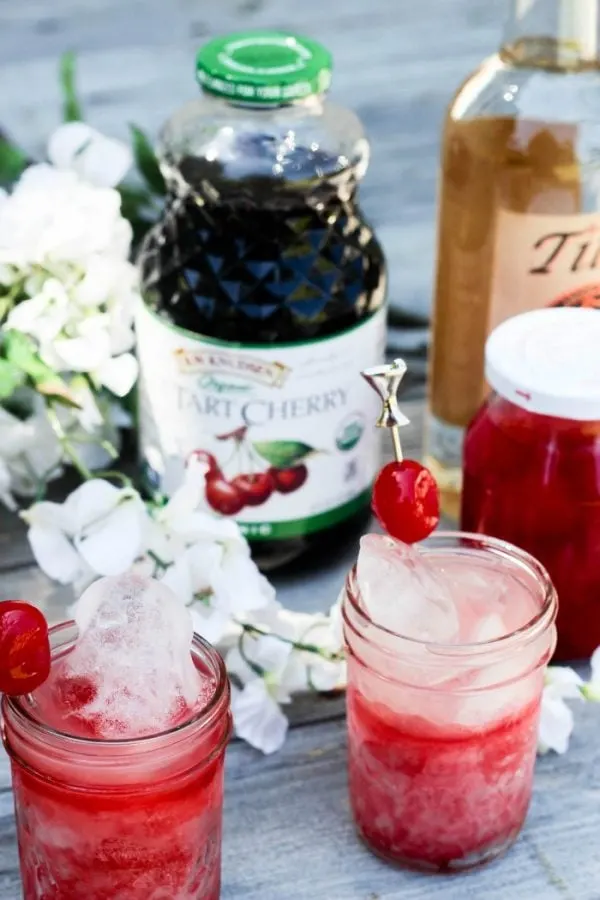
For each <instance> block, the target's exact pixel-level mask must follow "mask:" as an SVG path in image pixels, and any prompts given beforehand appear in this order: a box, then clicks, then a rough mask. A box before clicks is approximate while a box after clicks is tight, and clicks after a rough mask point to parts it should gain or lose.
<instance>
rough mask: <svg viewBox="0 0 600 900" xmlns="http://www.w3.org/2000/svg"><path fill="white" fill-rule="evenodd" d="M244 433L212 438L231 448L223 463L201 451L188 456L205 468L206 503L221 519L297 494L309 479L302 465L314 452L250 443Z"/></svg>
mask: <svg viewBox="0 0 600 900" xmlns="http://www.w3.org/2000/svg"><path fill="white" fill-rule="evenodd" d="M248 432H249V429H248V427H247V426H246V425H241V426H240V427H239V428H234V429H233V430H231V431H228V432H225V433H223V434H217V435H215V436H214V439H215V440H217V441H220V442H221V443H223V444H225V445H226V446H227V445H229V446H232V451H231V453H230V455H229V458H228V459H227V460H226V461H225V462H223V463H222V462H221V461H220V460H218V459H217V457H216V456H215V454H214V453H211V452H209V451H208V450H205V449H203V448H201V447H199V448H198V449H197V450H194V451H192V453H190V455H189V459H194V460H197V461H199V462H200V463H202V464H203V465H204V466H205V467H206V472H205V476H204V477H205V484H206V489H205V496H206V501H207V503H208V505H209V506H210V507H211V509H213V510H214V511H215V512H218V513H220V514H221V515H224V516H237V515H238V514H239V513H241V512H242V510H243V509H245V508H252V507H259V506H262V505H263V504H264V503H267V502H268V500H270V498H271V497H272V496H273V495H274V494H284V495H285V494H292V493H294V492H295V491H299V490H300V489H301V488H302V487H303V485H304V484H305V483H306V482H307V480H308V478H309V469H308V466H307V465H306V462H305V461H306V460H307V459H308V458H309V457H310V456H312V455H314V454H315V453H317V452H318V451H316V450H315V448H314V447H311V446H309V445H308V444H305V443H303V442H301V441H294V440H271V441H254V440H252V439H251V438H250V436H249V433H248ZM219 455H221V454H220V453H219Z"/></svg>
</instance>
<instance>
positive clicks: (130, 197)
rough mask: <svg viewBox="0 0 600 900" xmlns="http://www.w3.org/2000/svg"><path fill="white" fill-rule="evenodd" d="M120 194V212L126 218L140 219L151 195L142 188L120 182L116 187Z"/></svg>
mask: <svg viewBox="0 0 600 900" xmlns="http://www.w3.org/2000/svg"><path fill="white" fill-rule="evenodd" d="M117 190H118V192H119V194H120V195H121V212H122V213H123V215H124V216H125V218H126V219H129V220H130V221H131V220H132V219H140V218H142V217H143V211H144V210H146V209H147V208H148V206H149V205H150V203H151V202H152V196H151V195H150V194H149V193H148V191H146V190H144V189H143V188H135V187H131V186H130V185H128V184H121V185H119V186H118V187H117Z"/></svg>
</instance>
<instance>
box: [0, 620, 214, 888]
mask: <svg viewBox="0 0 600 900" xmlns="http://www.w3.org/2000/svg"><path fill="white" fill-rule="evenodd" d="M76 634H77V630H76V627H75V626H74V624H73V623H65V624H62V625H57V626H56V627H55V628H53V629H51V631H50V638H51V644H52V648H53V651H52V657H53V661H55V660H57V659H60V658H61V656H62V655H64V654H65V653H66V652H68V650H69V648H70V647H71V646H72V644H73V642H74V640H75V638H76ZM192 657H193V659H194V661H195V663H196V665H197V667H198V668H200V669H201V670H202V671H204V672H206V673H207V674H208V675H210V676H211V677H212V678H214V681H215V684H216V690H215V693H214V695H213V696H212V698H211V700H210V701H209V703H208V705H207V706H206V707H205V708H204V709H202V710H201V711H199V712H198V713H197V714H195V715H194V716H193V717H192V718H191V719H189V720H188V721H184V722H183V723H182V724H180V725H178V726H177V727H174V728H172V729H171V730H169V731H166V732H164V733H162V734H156V735H151V736H148V737H143V738H137V739H126V740H94V739H88V738H82V737H73V736H70V735H68V734H64V733H61V732H58V731H56V730H54V729H53V728H51V727H49V726H48V725H47V724H45V723H44V721H42V720H41V719H39V718H38V712H37V710H36V708H35V704H34V702H33V701H32V700H31V699H30V698H28V697H16V698H10V697H6V696H5V697H3V698H2V715H3V738H4V744H5V747H6V749H7V751H8V753H9V756H10V758H11V768H12V780H13V790H14V797H15V811H16V819H17V837H18V842H19V855H20V862H21V874H22V879H23V896H24V900H46V898H49V897H52V898H56V900H105V898H106V897H114V898H115V900H117V898H119V900H148V898H149V897H159V896H160V897H165V898H166V897H169V898H182V900H183V898H185V900H218V898H219V896H220V883H221V823H222V808H223V762H224V755H225V746H226V744H227V741H228V739H229V736H230V733H231V715H230V704H229V682H228V679H227V674H226V671H225V666H224V663H223V661H222V659H221V658H220V656H219V655H218V654H217V652H216V651H215V650H213V649H212V647H211V646H210V645H209V644H207V643H206V641H204V640H203V639H202V638H199V637H198V636H195V638H194V642H193V645H192Z"/></svg>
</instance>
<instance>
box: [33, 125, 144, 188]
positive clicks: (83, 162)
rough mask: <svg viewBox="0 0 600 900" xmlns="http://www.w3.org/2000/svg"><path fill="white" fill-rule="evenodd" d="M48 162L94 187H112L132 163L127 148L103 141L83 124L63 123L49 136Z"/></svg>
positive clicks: (118, 142) (103, 138) (105, 139)
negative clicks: (75, 173)
mask: <svg viewBox="0 0 600 900" xmlns="http://www.w3.org/2000/svg"><path fill="white" fill-rule="evenodd" d="M48 159H49V160H50V162H51V163H53V164H54V165H55V166H56V167H57V168H58V169H72V170H73V171H75V172H77V173H78V174H79V175H80V176H81V177H82V178H84V179H85V180H86V181H90V182H91V183H92V184H95V185H98V187H115V185H117V184H119V183H120V182H121V181H122V180H123V178H124V177H125V175H126V174H127V172H128V171H129V169H130V168H131V165H132V163H133V156H132V153H131V150H130V148H129V147H128V145H127V144H124V143H123V142H122V141H116V140H113V139H112V138H107V137H105V135H103V134H101V133H100V132H99V131H96V129H95V128H91V127H90V126H89V125H86V124H85V123H84V122H67V123H65V124H64V125H61V126H60V127H59V128H57V129H56V131H55V132H54V133H53V134H52V135H51V137H50V140H49V142H48Z"/></svg>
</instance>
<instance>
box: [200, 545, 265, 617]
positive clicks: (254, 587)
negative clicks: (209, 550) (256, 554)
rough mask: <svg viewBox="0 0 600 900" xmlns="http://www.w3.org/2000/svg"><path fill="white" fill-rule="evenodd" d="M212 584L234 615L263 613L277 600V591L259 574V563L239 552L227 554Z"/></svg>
mask: <svg viewBox="0 0 600 900" xmlns="http://www.w3.org/2000/svg"><path fill="white" fill-rule="evenodd" d="M211 584H212V589H213V591H214V593H215V596H216V597H217V598H218V600H219V602H222V603H223V604H225V605H226V606H228V608H229V609H230V610H231V612H232V613H233V614H242V613H244V612H248V611H250V610H254V609H260V608H261V607H264V606H267V605H268V604H269V603H270V602H272V601H273V600H274V599H275V589H274V588H273V586H272V585H271V584H270V583H269V582H268V581H267V579H266V578H265V577H264V575H261V573H260V572H259V571H258V568H257V566H256V563H255V562H254V561H253V560H252V559H251V558H250V557H249V556H247V555H246V553H245V552H243V551H238V549H237V548H229V549H227V550H226V552H225V555H224V558H223V564H222V566H221V568H220V570H219V571H218V572H215V574H214V575H213V578H212V581H211Z"/></svg>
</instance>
